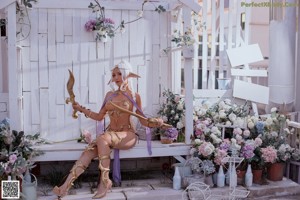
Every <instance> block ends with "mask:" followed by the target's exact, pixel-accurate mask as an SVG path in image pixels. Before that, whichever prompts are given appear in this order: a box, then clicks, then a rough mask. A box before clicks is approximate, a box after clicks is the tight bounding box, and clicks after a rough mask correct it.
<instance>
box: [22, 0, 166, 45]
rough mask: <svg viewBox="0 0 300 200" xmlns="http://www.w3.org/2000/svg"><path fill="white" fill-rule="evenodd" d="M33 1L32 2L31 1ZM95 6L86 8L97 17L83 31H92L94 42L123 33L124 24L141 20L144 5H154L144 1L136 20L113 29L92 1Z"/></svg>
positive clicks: (109, 20)
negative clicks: (94, 36) (94, 34)
mask: <svg viewBox="0 0 300 200" xmlns="http://www.w3.org/2000/svg"><path fill="white" fill-rule="evenodd" d="M27 1H30V0H27ZM31 1H33V0H31ZM94 1H95V4H94V3H92V2H90V4H89V6H88V8H90V9H92V12H93V13H97V15H98V16H97V17H96V18H95V19H90V20H88V21H87V22H86V23H85V30H86V31H88V32H92V31H96V32H97V34H96V38H95V40H96V41H105V40H106V39H107V38H108V37H109V38H113V37H114V36H115V34H116V33H117V30H118V29H119V31H120V32H121V33H123V32H124V31H125V24H130V23H133V22H136V21H138V20H140V19H142V18H143V13H144V12H143V11H144V5H145V4H146V3H148V2H149V3H152V5H154V6H155V4H153V2H151V1H148V0H144V2H143V3H142V8H141V10H139V11H138V12H137V16H138V18H137V19H134V20H132V21H128V22H125V21H124V20H122V21H121V23H120V24H119V25H118V26H117V27H115V22H114V20H112V19H111V18H107V17H105V8H104V7H103V6H101V4H100V3H99V1H98V0H94ZM155 11H156V12H158V13H161V12H165V11H166V9H165V8H164V7H163V6H162V5H159V6H157V7H156V6H155Z"/></svg>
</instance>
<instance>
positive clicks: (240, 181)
mask: <svg viewBox="0 0 300 200" xmlns="http://www.w3.org/2000/svg"><path fill="white" fill-rule="evenodd" d="M245 174H246V170H239V169H238V170H237V172H236V175H237V184H238V185H243V184H244V180H245Z"/></svg>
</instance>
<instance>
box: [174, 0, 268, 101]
mask: <svg viewBox="0 0 300 200" xmlns="http://www.w3.org/2000/svg"><path fill="white" fill-rule="evenodd" d="M241 2H244V1H242V0H229V1H228V0H203V1H201V2H200V5H201V6H202V9H201V12H200V16H201V17H200V19H201V22H202V23H203V24H205V26H204V27H203V28H202V29H200V30H199V32H198V33H196V34H195V35H199V36H200V41H199V46H198V47H199V52H200V54H199V55H198V54H197V53H195V56H198V62H194V74H193V88H194V89H201V90H202V93H203V95H202V96H207V97H211V96H212V95H211V92H212V93H215V94H217V95H218V96H220V95H221V94H222V93H223V91H220V92H219V93H218V92H217V93H216V91H211V90H216V89H218V87H217V85H216V82H217V78H231V73H230V69H231V66H230V63H229V60H228V57H227V54H226V50H227V49H231V48H235V47H239V46H241V45H247V44H252V43H253V42H255V43H257V42H259V45H260V46H261V47H262V48H263V50H264V52H263V53H264V56H268V52H266V51H265V48H267V47H265V45H266V44H265V40H267V39H268V38H265V37H262V39H261V38H260V37H258V36H257V33H253V32H252V31H256V32H257V30H261V29H258V28H257V26H255V29H254V28H253V27H254V25H256V24H257V23H258V18H257V15H254V16H253V15H252V14H251V12H252V10H253V9H255V8H250V7H248V8H247V7H242V6H241ZM242 13H245V28H244V30H242V27H241V23H240V22H241V14H242ZM262 16H263V19H264V21H263V22H265V20H268V19H265V17H264V16H265V15H262ZM253 24H254V25H253ZM264 30H265V29H264ZM252 34H254V35H256V37H253V36H252ZM251 37H252V38H251ZM258 38H260V40H258ZM262 42H264V43H262ZM195 51H198V49H197V48H196V50H195ZM173 57H174V58H173V59H176V58H177V56H173ZM199 63H200V65H199ZM200 66H201V67H200ZM267 66H268V63H267V61H266V62H260V63H255V65H253V66H251V68H253V69H264V68H266V67H267ZM182 68H184V64H182ZM198 70H201V73H202V75H201V76H198V74H197V73H195V72H197V71H198ZM177 73H180V72H177ZM217 73H218V75H217ZM177 76H178V77H180V75H177ZM198 82H200V84H201V86H200V87H198ZM252 82H253V83H258V84H261V85H267V78H264V77H259V78H253V80H252ZM178 87H181V86H180V85H177V86H176V87H175V89H174V90H176V91H180V90H179V88H178Z"/></svg>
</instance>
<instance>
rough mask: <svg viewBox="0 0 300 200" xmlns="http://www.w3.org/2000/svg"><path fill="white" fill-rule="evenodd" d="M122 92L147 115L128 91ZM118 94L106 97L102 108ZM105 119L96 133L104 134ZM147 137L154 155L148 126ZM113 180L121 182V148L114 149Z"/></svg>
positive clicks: (99, 123)
mask: <svg viewBox="0 0 300 200" xmlns="http://www.w3.org/2000/svg"><path fill="white" fill-rule="evenodd" d="M122 94H123V95H124V96H125V97H127V98H128V99H129V100H130V101H131V103H132V104H133V105H134V106H135V107H136V109H137V110H138V111H139V112H140V113H141V114H142V115H143V117H146V116H145V115H144V113H143V112H142V110H141V108H139V106H138V105H137V103H136V102H135V101H134V100H133V99H132V98H131V97H130V96H129V95H128V94H127V93H126V92H122ZM115 96H117V94H116V93H113V94H112V95H111V96H109V97H108V98H106V99H105V100H104V102H103V104H102V106H101V109H102V108H103V107H104V106H105V104H106V103H107V101H109V100H111V99H112V98H113V97H115ZM103 121H104V120H101V121H99V122H98V126H97V133H96V135H99V134H103V132H104V123H103ZM146 139H147V149H148V153H149V155H152V150H151V131H150V128H148V127H146ZM113 180H114V182H115V183H117V184H118V185H120V184H121V171H120V150H119V149H114V163H113Z"/></svg>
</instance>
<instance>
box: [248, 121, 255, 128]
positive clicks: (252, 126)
mask: <svg viewBox="0 0 300 200" xmlns="http://www.w3.org/2000/svg"><path fill="white" fill-rule="evenodd" d="M248 128H249V129H253V128H254V123H253V122H252V121H250V122H248Z"/></svg>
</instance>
